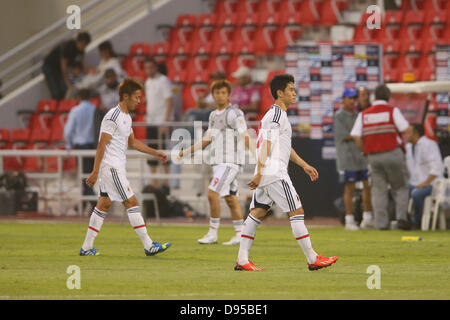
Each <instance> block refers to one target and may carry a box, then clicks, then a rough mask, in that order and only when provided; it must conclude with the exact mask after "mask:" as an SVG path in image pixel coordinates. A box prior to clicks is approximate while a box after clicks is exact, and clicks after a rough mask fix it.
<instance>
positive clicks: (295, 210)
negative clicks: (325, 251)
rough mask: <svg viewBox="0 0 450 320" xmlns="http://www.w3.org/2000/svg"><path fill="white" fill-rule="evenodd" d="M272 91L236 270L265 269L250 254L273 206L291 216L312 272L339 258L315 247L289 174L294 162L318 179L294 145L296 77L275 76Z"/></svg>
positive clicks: (312, 179) (263, 126)
mask: <svg viewBox="0 0 450 320" xmlns="http://www.w3.org/2000/svg"><path fill="white" fill-rule="evenodd" d="M270 91H271V94H272V96H273V98H274V99H275V104H274V105H273V106H272V107H271V108H270V109H269V110H268V111H267V112H266V114H265V115H264V117H263V118H262V120H261V123H260V127H259V132H258V140H257V143H256V149H257V163H256V167H255V175H254V177H253V179H252V180H251V181H250V182H249V183H248V185H249V187H250V188H251V189H252V190H254V191H253V198H252V202H251V204H250V213H249V215H248V217H247V219H246V220H245V223H244V229H243V230H242V235H241V242H240V247H239V253H238V259H237V262H236V265H235V267H234V269H235V270H246V271H260V270H263V269H262V268H259V267H257V266H255V265H254V264H253V262H252V261H250V260H249V253H250V248H251V246H252V244H253V240H254V239H255V234H256V228H257V226H258V225H259V224H260V223H261V220H262V219H263V218H264V217H265V216H266V215H267V212H268V210H269V209H270V208H271V206H272V205H273V204H274V203H275V204H276V205H277V206H278V207H280V209H281V210H283V211H284V212H286V213H288V215H289V217H290V222H291V228H292V233H293V235H294V237H295V239H296V240H297V242H298V244H299V245H300V247H301V249H302V251H303V253H304V255H305V256H306V259H307V262H308V269H309V270H311V271H312V270H317V269H321V268H324V267H328V266H330V265H332V264H333V263H335V262H336V261H337V259H338V258H337V257H329V258H328V257H323V256H322V255H318V254H317V253H316V252H315V251H314V249H313V248H312V245H311V239H310V237H309V233H308V230H307V228H306V226H305V222H304V210H303V208H302V204H301V201H300V197H299V196H298V194H297V192H296V191H295V188H294V186H293V185H292V182H291V179H290V177H289V174H288V163H289V161H292V162H294V163H295V164H296V165H298V166H300V167H301V168H303V170H304V171H305V173H306V174H307V175H308V176H309V178H310V179H311V181H315V180H317V179H318V178H319V174H318V172H317V170H316V169H315V168H314V167H312V166H310V165H309V164H308V163H306V161H304V160H303V159H302V158H300V157H299V156H298V154H297V152H295V150H294V149H293V148H292V146H291V138H292V127H291V124H290V122H289V119H288V117H287V113H286V110H287V108H288V106H290V105H292V104H294V103H295V102H296V100H297V98H296V92H295V80H294V77H293V76H292V75H289V74H284V75H277V76H275V77H274V78H273V79H272V80H271V82H270Z"/></svg>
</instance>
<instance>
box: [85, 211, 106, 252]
mask: <svg viewBox="0 0 450 320" xmlns="http://www.w3.org/2000/svg"><path fill="white" fill-rule="evenodd" d="M106 214H107V213H106V212H103V211H100V210H98V209H97V208H94V211H93V212H92V214H91V219H90V220H89V228H88V231H87V233H86V238H85V239H84V243H83V246H82V247H81V248H82V249H83V250H89V249H92V247H93V246H94V240H95V237H97V234H98V233H99V232H100V229H101V228H102V225H103V220H104V219H105V217H106Z"/></svg>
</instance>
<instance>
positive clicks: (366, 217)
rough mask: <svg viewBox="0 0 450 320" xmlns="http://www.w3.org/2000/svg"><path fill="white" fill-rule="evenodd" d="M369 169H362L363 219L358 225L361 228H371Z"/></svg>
mask: <svg viewBox="0 0 450 320" xmlns="http://www.w3.org/2000/svg"><path fill="white" fill-rule="evenodd" d="M368 172H369V170H367V169H365V170H363V171H362V179H361V180H362V183H363V192H362V201H363V219H362V221H361V225H360V227H361V228H363V229H368V228H373V214H372V197H371V196H370V185H369V176H368Z"/></svg>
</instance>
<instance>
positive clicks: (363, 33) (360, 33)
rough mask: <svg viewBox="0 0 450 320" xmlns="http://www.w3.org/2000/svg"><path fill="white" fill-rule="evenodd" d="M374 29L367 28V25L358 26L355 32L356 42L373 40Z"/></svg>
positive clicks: (354, 39) (354, 38)
mask: <svg viewBox="0 0 450 320" xmlns="http://www.w3.org/2000/svg"><path fill="white" fill-rule="evenodd" d="M372 34H373V32H372V30H369V29H367V27H366V26H365V25H361V26H356V27H355V29H354V33H353V41H354V42H371V41H372Z"/></svg>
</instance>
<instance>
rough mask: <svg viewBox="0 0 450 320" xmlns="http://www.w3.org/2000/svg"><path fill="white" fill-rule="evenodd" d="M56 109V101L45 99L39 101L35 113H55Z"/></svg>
mask: <svg viewBox="0 0 450 320" xmlns="http://www.w3.org/2000/svg"><path fill="white" fill-rule="evenodd" d="M57 107H58V100H55V99H47V100H41V101H39V103H38V106H37V109H36V111H37V112H56V109H57Z"/></svg>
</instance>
